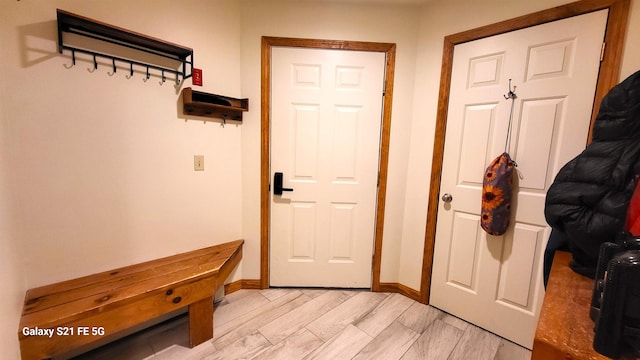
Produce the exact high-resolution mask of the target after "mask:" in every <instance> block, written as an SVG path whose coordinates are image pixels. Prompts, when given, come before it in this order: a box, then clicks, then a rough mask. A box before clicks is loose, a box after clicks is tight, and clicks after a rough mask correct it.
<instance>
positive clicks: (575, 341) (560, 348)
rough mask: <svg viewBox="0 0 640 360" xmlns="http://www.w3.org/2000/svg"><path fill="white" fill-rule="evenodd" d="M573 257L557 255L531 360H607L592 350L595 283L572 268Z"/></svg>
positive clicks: (568, 254) (566, 254)
mask: <svg viewBox="0 0 640 360" xmlns="http://www.w3.org/2000/svg"><path fill="white" fill-rule="evenodd" d="M570 261H571V254H570V253H568V252H565V251H557V252H556V254H555V257H554V259H553V265H552V267H551V274H550V276H549V283H548V284H547V291H546V293H545V295H544V303H543V304H542V311H541V313H540V320H538V327H537V329H536V335H535V339H534V341H533V351H532V353H531V359H532V360H553V359H576V360H577V359H589V360H600V359H601V360H605V359H608V358H607V357H606V356H603V355H600V354H598V353H597V352H596V351H595V350H594V349H593V336H594V332H593V327H594V324H593V320H591V318H590V317H589V309H590V308H591V296H592V294H593V280H591V279H589V278H586V277H584V276H581V275H578V274H576V273H575V272H573V270H571V269H570V268H569V262H570Z"/></svg>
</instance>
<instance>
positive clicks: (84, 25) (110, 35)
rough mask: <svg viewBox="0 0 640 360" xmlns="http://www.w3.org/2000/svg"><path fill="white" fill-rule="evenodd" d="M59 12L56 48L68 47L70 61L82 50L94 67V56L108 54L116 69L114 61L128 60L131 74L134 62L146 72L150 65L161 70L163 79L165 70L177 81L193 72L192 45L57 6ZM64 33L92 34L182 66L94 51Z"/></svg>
mask: <svg viewBox="0 0 640 360" xmlns="http://www.w3.org/2000/svg"><path fill="white" fill-rule="evenodd" d="M57 16H58V51H59V52H60V53H61V54H62V52H63V51H64V50H68V51H71V55H72V59H73V64H75V54H76V52H78V53H84V54H87V55H90V56H93V59H94V68H97V63H96V60H95V59H96V57H97V56H98V57H102V58H107V59H110V60H112V61H113V68H114V71H115V68H116V66H115V62H116V61H119V62H126V63H129V64H131V75H133V65H136V66H141V67H143V68H144V67H146V69H147V73H148V71H149V69H150V68H151V69H156V70H158V71H162V74H163V80H164V73H165V72H169V73H173V74H176V82H178V77H179V76H181V77H182V78H183V79H187V78H190V77H191V76H192V72H193V49H191V48H188V47H185V46H182V45H176V44H173V43H170V42H167V41H164V40H160V39H156V38H154V37H151V36H147V35H144V34H140V33H137V32H134V31H131V30H127V29H123V28H120V27H117V26H113V25H109V24H106V23H103V22H101V21H97V20H93V19H90V18H87V17H84V16H80V15H76V14H73V13H70V12H68V11H64V10H60V9H57ZM64 33H68V34H74V35H77V36H81V37H85V38H91V39H95V40H99V41H104V42H107V43H111V44H115V45H118V46H123V47H126V48H130V49H135V50H138V51H143V52H146V53H148V54H153V55H156V56H160V57H163V58H166V59H170V60H175V61H176V62H179V63H181V65H182V66H181V69H172V68H169V67H164V66H159V65H154V64H150V63H148V62H143V61H136V60H135V59H128V58H127V59H125V58H121V57H117V56H114V55H112V54H107V53H103V52H100V51H93V50H90V49H86V48H79V47H75V46H70V45H68V44H67V43H65V39H64V37H63V34H64Z"/></svg>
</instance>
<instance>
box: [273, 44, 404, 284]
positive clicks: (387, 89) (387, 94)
mask: <svg viewBox="0 0 640 360" xmlns="http://www.w3.org/2000/svg"><path fill="white" fill-rule="evenodd" d="M276 46H283V47H297V48H312V49H334V50H356V51H372V52H382V53H385V55H386V66H385V76H384V79H385V80H384V81H385V83H384V97H383V103H382V129H381V138H380V141H381V143H380V158H379V183H378V195H377V208H376V223H375V238H374V249H373V250H374V251H373V264H372V284H371V290H372V291H381V286H380V267H381V263H382V233H383V227H384V207H385V200H386V193H387V171H388V163H389V138H390V134H391V132H390V131H391V104H392V99H393V78H394V69H395V59H396V44H393V43H376V42H362V41H341V40H319V39H300V38H285V37H269V36H263V37H262V51H261V52H262V54H261V58H262V60H261V62H262V64H261V67H262V68H261V108H260V111H261V115H260V116H261V122H260V129H261V130H260V141H261V145H260V146H261V149H260V163H261V168H260V286H261V287H262V288H263V289H266V288H268V287H269V233H270V220H271V219H270V212H271V211H270V194H271V192H270V191H269V183H270V181H271V170H270V159H271V153H270V149H271V144H270V136H271V48H272V47H276Z"/></svg>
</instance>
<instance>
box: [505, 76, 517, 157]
mask: <svg viewBox="0 0 640 360" xmlns="http://www.w3.org/2000/svg"><path fill="white" fill-rule="evenodd" d="M503 96H504V98H505V99H507V100H508V99H511V112H510V113H509V125H508V126H507V138H506V139H505V141H504V152H507V149H508V146H509V139H510V138H511V123H512V122H513V107H514V105H515V103H516V99H517V98H518V96H517V95H516V87H515V85H514V86H513V89H511V79H509V93H508V94H507V95H503Z"/></svg>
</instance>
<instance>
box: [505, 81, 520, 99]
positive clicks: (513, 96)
mask: <svg viewBox="0 0 640 360" xmlns="http://www.w3.org/2000/svg"><path fill="white" fill-rule="evenodd" d="M502 96H504V98H505V99H513V100H515V99H517V98H518V96H517V95H516V86H515V85H514V86H513V89H511V79H509V93H508V94H507V95H502Z"/></svg>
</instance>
